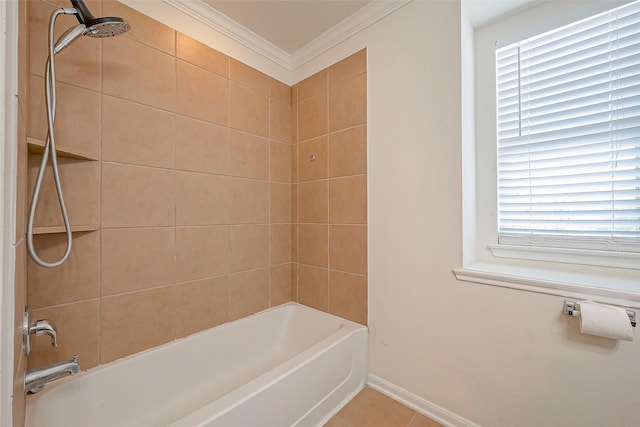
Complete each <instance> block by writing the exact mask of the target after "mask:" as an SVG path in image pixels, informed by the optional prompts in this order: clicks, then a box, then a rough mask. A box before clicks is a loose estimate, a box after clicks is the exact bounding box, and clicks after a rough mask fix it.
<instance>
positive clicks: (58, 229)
mask: <svg viewBox="0 0 640 427" xmlns="http://www.w3.org/2000/svg"><path fill="white" fill-rule="evenodd" d="M98 229H99V227H98V226H97V225H72V226H71V232H72V233H79V232H83V231H97V230H98ZM65 232H66V230H65V228H64V225H54V226H49V227H33V234H57V233H65Z"/></svg>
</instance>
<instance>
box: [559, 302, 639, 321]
mask: <svg viewBox="0 0 640 427" xmlns="http://www.w3.org/2000/svg"><path fill="white" fill-rule="evenodd" d="M625 311H626V312H627V316H629V322H631V326H632V327H634V328H635V327H636V312H635V311H633V310H625ZM562 312H563V313H564V314H566V315H569V316H575V317H578V316H580V303H579V302H575V301H567V300H565V301H564V304H563V305H562Z"/></svg>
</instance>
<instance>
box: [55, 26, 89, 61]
mask: <svg viewBox="0 0 640 427" xmlns="http://www.w3.org/2000/svg"><path fill="white" fill-rule="evenodd" d="M86 31H87V26H86V25H84V24H78V25H76V26H75V27H71V28H69V29H68V30H67V31H66V32H65V33H64V34H63V35H61V36H60V38H59V39H58V41H57V42H56V44H55V47H54V48H53V53H54V54H58V53H60V51H61V50H62V49H64V48H65V47H67V46H69V45H70V44H71V42H72V41H74V40H75V39H77V38H78V37H80V36H81V35H83V34H84V33H85V32H86Z"/></svg>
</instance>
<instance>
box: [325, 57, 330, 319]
mask: <svg viewBox="0 0 640 427" xmlns="http://www.w3.org/2000/svg"><path fill="white" fill-rule="evenodd" d="M326 80H327V82H326V85H327V86H326V100H327V101H326V102H327V134H326V135H325V137H326V138H327V147H326V149H327V166H326V168H327V169H326V170H325V172H326V176H327V211H326V214H327V291H326V292H327V293H326V295H327V312H328V313H331V302H330V301H331V292H330V291H329V289H330V287H331V285H330V281H331V279H330V276H331V275H330V274H329V272H330V271H331V221H330V212H331V206H330V205H329V203H330V202H331V197H329V195H330V193H331V192H330V189H329V183H330V181H329V170H330V169H329V129H331V123H330V120H329V117H330V116H331V114H330V111H329V109H330V106H331V101H330V96H331V91H330V90H329V69H327V75H326Z"/></svg>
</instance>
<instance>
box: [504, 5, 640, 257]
mask: <svg viewBox="0 0 640 427" xmlns="http://www.w3.org/2000/svg"><path fill="white" fill-rule="evenodd" d="M496 81H497V88H496V89H497V100H496V101H497V140H498V141H497V142H498V144H497V154H498V159H497V165H498V172H497V175H498V179H497V181H498V242H499V244H500V245H516V246H533V247H549V248H565V249H566V248H571V249H581V250H585V249H586V250H600V251H613V252H636V253H638V252H640V2H639V1H636V2H634V3H630V4H628V5H625V6H622V7H619V8H616V9H613V10H610V11H608V12H605V13H601V14H599V15H596V16H593V17H591V18H588V19H585V20H582V21H579V22H575V23H573V24H569V25H566V26H564V27H561V28H558V29H555V30H552V31H548V32H545V33H543V34H540V35H537V36H534V37H531V38H528V39H526V40H522V41H520V42H517V43H512V44H509V45H507V46H504V47H501V48H499V49H497V50H496Z"/></svg>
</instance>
